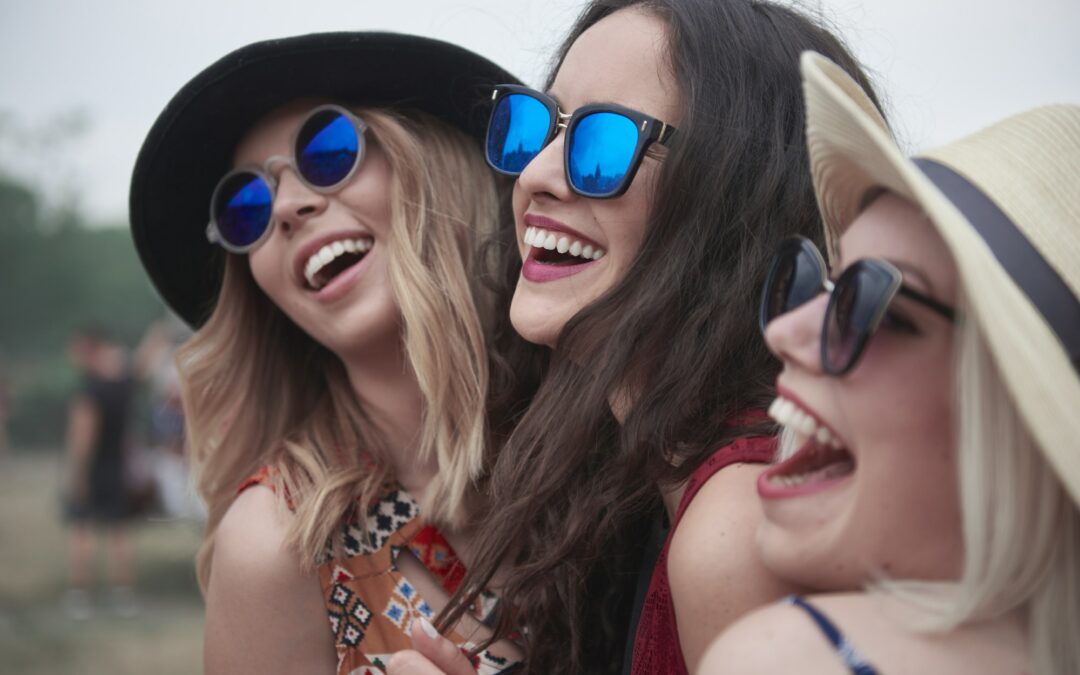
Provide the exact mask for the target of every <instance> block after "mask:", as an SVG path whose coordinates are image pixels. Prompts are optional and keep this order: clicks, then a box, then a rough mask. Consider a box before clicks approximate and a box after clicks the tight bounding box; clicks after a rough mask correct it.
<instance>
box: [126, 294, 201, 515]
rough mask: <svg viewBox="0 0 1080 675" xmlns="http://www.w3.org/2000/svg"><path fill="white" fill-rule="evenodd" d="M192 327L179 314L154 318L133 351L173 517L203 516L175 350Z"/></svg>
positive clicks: (163, 503)
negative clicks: (188, 440) (185, 426)
mask: <svg viewBox="0 0 1080 675" xmlns="http://www.w3.org/2000/svg"><path fill="white" fill-rule="evenodd" d="M189 337H191V330H190V329H188V328H187V326H185V325H184V323H183V321H182V320H181V319H180V318H179V317H177V316H176V315H175V314H169V315H168V316H166V317H164V318H163V319H161V320H159V321H155V322H154V323H153V324H151V325H150V327H149V328H148V329H147V330H146V333H145V334H144V335H143V338H142V340H141V341H140V342H139V346H138V348H137V349H136V350H135V357H134V361H135V368H136V371H137V372H138V374H139V379H140V380H142V381H143V382H145V383H146V386H147V391H146V395H147V396H148V398H149V411H148V416H149V419H148V429H147V435H148V438H147V443H148V446H149V449H150V452H151V455H152V475H153V481H154V484H155V487H156V492H157V495H156V496H157V498H158V506H159V507H160V508H161V510H162V512H163V513H164V515H166V516H168V517H172V518H187V519H196V520H202V519H203V518H205V516H206V509H205V506H204V505H203V504H202V501H201V500H200V499H199V497H198V495H197V494H196V492H195V487H194V485H193V484H192V481H191V473H190V465H189V457H188V447H187V439H186V434H185V433H184V410H183V403H182V401H181V397H180V376H179V373H178V372H177V369H176V350H177V349H178V348H179V346H180V345H181V344H183V342H184V341H185V340H187V339H188V338H189Z"/></svg>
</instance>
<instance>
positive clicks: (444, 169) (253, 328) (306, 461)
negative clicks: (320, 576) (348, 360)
mask: <svg viewBox="0 0 1080 675" xmlns="http://www.w3.org/2000/svg"><path fill="white" fill-rule="evenodd" d="M357 113H358V114H359V115H360V116H361V117H362V118H363V119H364V120H365V121H366V122H367V124H368V125H369V128H370V131H369V133H370V134H371V139H372V141H373V142H377V143H379V144H380V146H381V147H382V148H383V149H384V151H385V154H386V156H387V158H388V161H389V163H390V166H391V170H392V178H391V193H390V195H389V200H390V205H391V228H390V230H391V236H390V237H389V242H387V243H388V247H387V248H388V250H389V257H388V260H389V265H388V270H389V272H388V274H389V278H390V284H391V287H392V288H393V292H394V296H395V298H396V300H397V303H398V307H399V309H400V312H401V316H402V324H403V327H404V328H403V335H402V345H403V351H404V354H405V356H406V359H407V361H408V363H409V365H410V366H411V368H412V371H413V372H414V373H415V375H416V379H417V383H418V385H419V388H420V392H421V395H422V399H423V420H422V424H421V428H420V430H419V434H418V443H419V448H418V450H419V455H420V457H421V459H429V458H432V457H434V458H435V459H436V460H437V461H438V466H439V470H438V473H437V475H436V477H435V478H434V479H433V480H432V483H431V484H430V486H429V488H428V490H427V494H426V496H425V499H424V503H423V504H421V508H422V509H423V510H424V512H425V515H426V516H427V517H428V518H431V519H433V520H435V521H437V522H444V523H453V522H457V521H459V520H460V519H463V518H465V517H466V514H465V513H464V511H465V510H466V507H467V500H468V499H467V498H468V496H469V492H470V488H471V486H472V484H473V480H474V479H475V478H476V477H477V476H478V475H479V473H480V471H481V467H482V464H483V458H484V451H485V445H486V443H487V423H486V416H485V407H486V399H487V392H488V356H487V338H486V336H487V334H488V330H489V329H490V325H489V324H490V314H491V309H490V305H491V303H490V300H489V299H488V298H487V294H486V292H485V291H484V290H483V289H482V288H481V287H480V282H479V280H478V279H479V275H478V274H477V273H476V271H475V263H476V260H475V257H476V254H475V251H476V249H477V240H478V239H479V238H481V237H484V236H486V235H487V234H489V233H490V232H491V231H493V230H494V228H495V227H496V226H497V222H498V196H497V193H496V188H495V182H494V179H493V178H492V176H491V174H490V171H489V170H488V168H487V166H486V165H485V163H484V160H483V156H482V154H481V150H480V148H479V147H478V145H477V144H476V143H475V141H473V140H472V139H470V138H468V137H467V136H466V135H465V134H464V133H463V132H461V131H459V130H457V129H454V128H452V127H450V126H448V125H447V124H445V123H443V122H441V121H439V120H436V119H434V118H432V117H428V116H423V115H418V114H409V115H407V116H406V115H401V114H396V113H392V112H389V111H386V110H370V109H360V110H357ZM482 317H485V318H486V319H487V321H485V320H484V319H482ZM177 366H178V369H179V372H180V375H181V379H182V393H183V399H184V407H185V413H186V416H187V426H188V434H189V439H190V443H191V449H192V457H193V462H194V466H195V470H196V475H197V482H198V487H199V492H200V493H201V495H202V496H203V498H204V499H205V500H206V503H207V506H208V511H209V513H208V522H207V529H206V535H205V539H204V542H203V546H202V548H201V550H200V552H199V557H198V564H197V567H198V573H199V581H200V584H201V585H202V587H203V588H204V589H205V588H206V585H207V583H208V581H209V576H210V562H211V559H212V555H213V544H214V532H215V531H216V529H217V526H218V524H219V523H220V522H221V519H222V517H223V516H224V514H225V512H226V511H227V510H228V508H229V506H230V505H231V504H232V502H233V500H234V499H235V497H236V495H237V492H238V489H239V487H240V485H241V484H242V483H243V482H244V481H245V480H246V479H247V478H249V477H250V476H252V475H253V474H254V473H256V472H257V471H259V470H260V469H261V468H263V467H269V468H271V469H273V471H272V472H271V474H270V479H271V481H272V483H273V484H274V485H275V486H276V488H277V489H276V493H277V495H278V496H279V498H280V503H281V504H282V505H283V506H284V505H286V504H287V506H288V507H289V508H291V509H292V510H293V511H294V513H295V518H294V519H293V520H292V524H291V526H290V530H289V534H288V535H287V545H288V546H290V547H291V548H292V549H294V550H295V551H296V552H297V554H298V555H299V556H300V560H301V564H302V565H304V566H305V567H308V568H310V567H312V566H314V564H315V562H316V560H317V559H318V558H319V557H320V556H321V555H322V554H323V553H324V552H325V551H326V550H327V544H328V542H329V544H330V546H331V550H332V551H333V552H334V553H335V554H336V553H337V552H338V551H339V550H340V549H339V546H340V542H339V541H337V538H336V537H335V536H334V535H335V533H336V532H337V531H338V530H339V529H340V525H341V523H342V521H343V519H345V518H347V517H348V516H350V515H351V514H352V513H353V511H354V509H356V508H357V505H358V504H366V503H367V502H368V501H369V500H370V499H371V498H372V497H373V496H374V495H375V493H376V491H377V490H378V489H379V487H380V486H381V485H382V484H383V483H385V482H386V481H387V480H390V479H391V478H392V476H390V475H389V474H388V470H387V466H388V462H387V461H386V458H387V454H386V453H387V449H386V447H385V444H384V442H383V440H382V439H381V438H380V436H379V433H378V431H377V429H376V428H375V427H374V425H372V423H371V421H370V419H369V418H368V417H367V415H366V414H365V411H364V410H363V408H362V406H361V405H360V403H359V401H358V400H357V397H356V395H355V393H354V391H353V389H352V387H351V385H350V384H349V380H348V377H347V375H346V372H345V367H344V365H343V364H342V363H341V361H340V360H339V359H338V358H337V357H336V356H335V355H334V354H333V353H332V352H330V351H329V350H327V349H326V348H325V347H323V346H322V345H320V344H318V343H316V342H315V341H314V340H313V339H312V338H310V337H309V336H308V335H307V334H306V333H304V332H303V331H301V330H300V329H299V328H297V327H296V326H295V325H294V324H293V323H292V322H291V321H290V320H289V319H288V318H287V317H286V316H285V315H284V314H283V313H282V312H281V311H280V310H279V309H278V308H277V307H276V306H275V305H274V304H273V303H272V302H270V300H269V299H267V298H266V296H265V295H264V294H263V293H262V292H261V291H260V290H259V288H258V287H257V286H256V284H255V281H254V279H253V277H252V276H251V272H250V270H249V268H248V264H247V260H246V259H244V258H242V257H238V256H233V255H230V256H228V259H227V261H226V265H225V273H224V279H223V283H222V288H221V292H220V294H219V297H218V300H217V304H216V306H215V308H214V311H213V314H212V315H211V316H210V319H209V320H208V321H207V323H206V324H205V325H204V326H203V327H202V328H201V329H200V330H198V331H197V332H196V333H195V335H194V336H193V338H192V339H191V340H190V341H189V342H188V343H187V344H186V345H185V346H184V347H183V348H182V349H181V350H180V351H179V353H178V355H177Z"/></svg>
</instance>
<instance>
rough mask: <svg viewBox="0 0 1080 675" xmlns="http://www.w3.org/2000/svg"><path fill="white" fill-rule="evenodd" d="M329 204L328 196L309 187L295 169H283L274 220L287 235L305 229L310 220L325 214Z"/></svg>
mask: <svg viewBox="0 0 1080 675" xmlns="http://www.w3.org/2000/svg"><path fill="white" fill-rule="evenodd" d="M327 204H328V199H327V196H326V195H324V194H322V193H319V192H316V191H315V190H312V189H311V188H310V187H308V186H307V185H306V184H305V183H304V182H303V181H302V180H300V178H299V177H298V176H297V175H296V173H295V171H293V169H291V168H286V169H283V170H282V171H281V173H280V175H278V178H277V193H276V194H275V196H274V220H276V221H277V223H278V226H279V227H280V228H281V229H282V230H283V231H284V233H285V234H290V233H291V232H293V231H294V230H296V229H298V228H300V227H303V226H304V224H305V223H306V222H307V221H308V220H310V219H311V218H313V217H315V216H317V215H319V214H321V213H323V212H324V211H325V210H326V206H327Z"/></svg>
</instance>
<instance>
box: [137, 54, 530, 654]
mask: <svg viewBox="0 0 1080 675" xmlns="http://www.w3.org/2000/svg"><path fill="white" fill-rule="evenodd" d="M507 81H513V78H512V76H510V75H509V74H508V73H506V72H505V71H504V70H502V69H501V68H499V67H498V66H496V65H495V64H493V63H491V62H489V61H487V60H486V59H484V58H482V57H480V56H478V55H476V54H473V53H472V52H469V51H467V50H465V49H462V48H460V47H457V46H455V45H450V44H447V43H443V42H439V41H436V40H430V39H426V38H421V37H416V36H410V35H398V34H389V33H323V34H313V35H304V36H298V37H291V38H286V39H281V40H270V41H267V42H260V43H255V44H252V45H248V46H246V47H243V48H241V49H239V50H237V51H235V52H232V53H231V54H228V55H226V56H224V57H223V58H222V59H220V60H219V61H217V62H216V63H214V64H212V65H211V66H209V67H208V68H206V69H205V70H204V71H202V72H201V73H199V74H198V75H197V76H196V77H195V78H193V79H192V80H191V82H189V83H188V84H187V85H186V86H185V87H184V88H182V89H181V90H180V92H179V93H177V94H176V96H175V97H174V98H173V100H172V101H171V102H170V103H169V104H168V106H167V107H166V108H165V110H164V111H163V112H162V113H161V116H160V117H159V118H158V120H157V122H156V123H155V124H154V126H153V128H152V129H151V131H150V133H149V135H148V136H147V139H146V141H145V143H144V145H143V148H142V151H141V153H140V155H139V159H138V162H137V164H136V168H135V173H134V177H133V181H132V187H131V219H132V231H133V234H134V237H135V243H136V247H137V248H138V251H139V254H140V257H141V258H142V261H143V263H144V265H145V266H146V268H147V271H148V273H149V275H150V278H151V279H152V280H153V282H154V284H155V286H156V287H157V289H158V291H159V292H160V293H161V296H162V297H163V298H164V300H165V301H166V302H167V303H168V304H169V305H170V306H171V307H172V308H173V309H174V310H176V312H177V313H178V314H179V315H180V316H182V317H184V318H185V319H186V320H187V321H188V322H189V323H190V324H191V325H193V326H194V327H196V329H197V330H196V333H195V335H194V337H193V339H192V340H191V341H190V342H188V343H187V344H186V345H185V347H184V348H183V349H182V350H181V351H180V353H179V356H178V366H179V372H180V377H181V380H182V390H183V399H184V401H183V402H184V408H185V414H186V417H187V422H188V430H189V438H190V441H191V448H192V453H193V457H194V460H195V466H196V469H197V472H198V485H199V490H200V493H201V494H202V496H203V498H204V499H205V500H206V502H207V505H208V508H209V521H208V524H207V533H206V539H205V543H204V545H203V548H202V551H201V552H200V555H199V562H198V571H199V580H200V582H201V584H202V587H203V589H204V591H205V593H206V599H207V615H206V641H205V665H206V671H207V672H208V673H230V674H232V673H246V672H259V673H270V672H274V673H277V672H280V673H301V672H302V673H317V672H334V670H335V669H336V670H337V672H341V673H372V672H379V668H381V666H382V664H384V663H385V661H387V660H388V659H389V654H391V653H393V652H395V651H397V650H398V649H400V648H402V647H403V646H407V645H408V644H409V640H408V631H409V627H410V625H411V623H412V622H413V621H414V620H417V619H424V618H426V617H431V616H433V613H434V612H435V611H437V610H438V608H439V604H440V602H441V601H443V600H445V599H446V597H448V595H449V594H450V593H452V592H453V591H454V590H455V589H456V587H457V584H458V583H459V582H460V577H461V575H462V574H463V571H464V570H463V568H462V566H461V564H460V562H459V559H458V557H457V555H456V554H455V550H457V551H458V552H462V551H463V550H467V549H468V547H469V545H470V541H471V537H472V534H471V533H470V531H468V530H467V529H465V528H463V527H462V523H463V522H465V521H466V520H467V516H468V515H469V513H470V511H471V507H472V506H473V502H474V501H475V500H474V499H473V497H474V496H475V491H474V489H473V485H474V480H475V479H476V478H477V477H478V475H479V473H480V470H481V467H482V463H483V458H484V453H485V449H486V446H487V444H488V439H489V437H490V436H491V433H490V428H489V425H488V423H487V420H488V419H494V420H501V419H508V416H502V415H500V414H499V413H498V412H497V411H496V410H495V409H494V408H493V407H491V406H489V403H488V398H489V397H488V391H489V388H488V382H489V373H490V372H491V369H490V368H489V358H490V357H491V354H492V353H493V352H492V351H491V350H490V347H491V345H492V344H493V342H494V339H495V338H494V335H496V334H503V335H507V334H511V335H512V331H511V330H509V327H508V326H506V327H501V325H502V323H504V322H505V321H504V319H503V317H505V316H506V312H505V309H501V310H499V311H496V308H499V307H502V306H503V305H504V304H505V301H501V300H500V299H499V298H492V297H489V295H490V294H489V293H488V291H487V289H486V288H485V287H484V286H483V284H482V283H481V280H480V279H479V276H478V275H477V273H476V270H477V267H478V265H477V260H476V257H477V256H476V255H475V252H474V251H475V244H476V243H477V240H479V239H480V238H482V237H485V236H487V235H489V234H492V233H493V231H494V230H495V228H496V225H497V222H498V211H499V195H498V190H497V185H496V182H495V179H494V177H493V175H492V174H491V172H490V171H489V170H488V168H487V167H486V166H485V165H484V160H483V155H482V153H481V147H480V146H481V144H480V137H481V136H482V133H483V130H484V122H485V112H486V108H485V107H484V105H483V102H484V100H485V99H486V97H487V95H488V94H489V93H490V91H491V88H492V86H494V85H495V84H496V83H502V82H507ZM208 209H209V225H208V223H207V210H208ZM286 507H287V508H286ZM290 512H291V513H290ZM421 514H422V515H421ZM432 523H434V524H437V525H438V529H436V528H435V527H433V526H432ZM328 619H329V621H328ZM467 623H468V618H467V619H466V622H465V623H463V624H461V625H460V626H459V629H458V630H454V631H452V632H453V635H454V637H453V639H454V641H455V642H456V643H457V644H458V645H459V646H467V645H468V644H470V643H469V642H468V640H467V639H466V638H467V637H471V636H472V634H473V629H474V627H475V622H474V625H473V626H468V625H466V624H467ZM473 639H475V638H473ZM512 656H513V653H512V652H509V651H504V652H502V654H501V655H500V654H499V653H498V647H496V648H495V649H494V650H493V651H491V652H484V653H482V654H480V655H479V656H478V657H477V658H478V660H479V662H480V663H481V665H482V666H483V667H485V668H486V667H491V668H492V669H499V668H502V667H505V666H506V665H507V663H508V661H507V657H512ZM511 661H512V658H511Z"/></svg>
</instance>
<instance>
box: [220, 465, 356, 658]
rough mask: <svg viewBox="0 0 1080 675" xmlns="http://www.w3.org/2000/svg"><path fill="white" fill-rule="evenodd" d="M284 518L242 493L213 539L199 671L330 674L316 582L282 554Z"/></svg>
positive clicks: (263, 493)
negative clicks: (201, 661)
mask: <svg viewBox="0 0 1080 675" xmlns="http://www.w3.org/2000/svg"><path fill="white" fill-rule="evenodd" d="M289 526H290V516H289V515H288V513H287V512H284V511H283V510H282V509H280V508H279V507H278V503H277V497H276V495H274V493H273V492H272V491H271V490H269V489H268V488H265V487H261V486H256V487H252V488H249V489H247V490H245V491H244V492H243V493H241V494H240V495H239V496H238V497H237V498H236V500H235V501H234V502H233V504H232V505H231V506H230V507H229V510H228V511H227V512H226V514H225V516H224V518H222V521H221V524H220V525H219V526H218V529H217V531H216V532H215V533H214V555H213V562H212V564H211V571H210V582H209V585H208V587H207V591H206V625H205V646H204V665H205V668H206V672H207V673H208V674H213V673H256V672H258V673H286V672H311V673H317V672H326V673H332V672H334V668H335V663H336V655H335V653H334V648H333V641H332V639H331V633H330V629H329V627H328V625H329V624H328V623H327V619H326V609H325V606H324V603H323V597H322V590H321V588H320V587H319V580H318V578H317V576H316V575H314V574H310V573H305V572H304V571H303V569H302V568H301V565H300V560H299V558H298V557H297V555H296V554H295V553H293V552H291V551H289V550H288V549H287V548H286V547H285V546H284V542H285V536H286V534H287V532H288V528H289Z"/></svg>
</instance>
